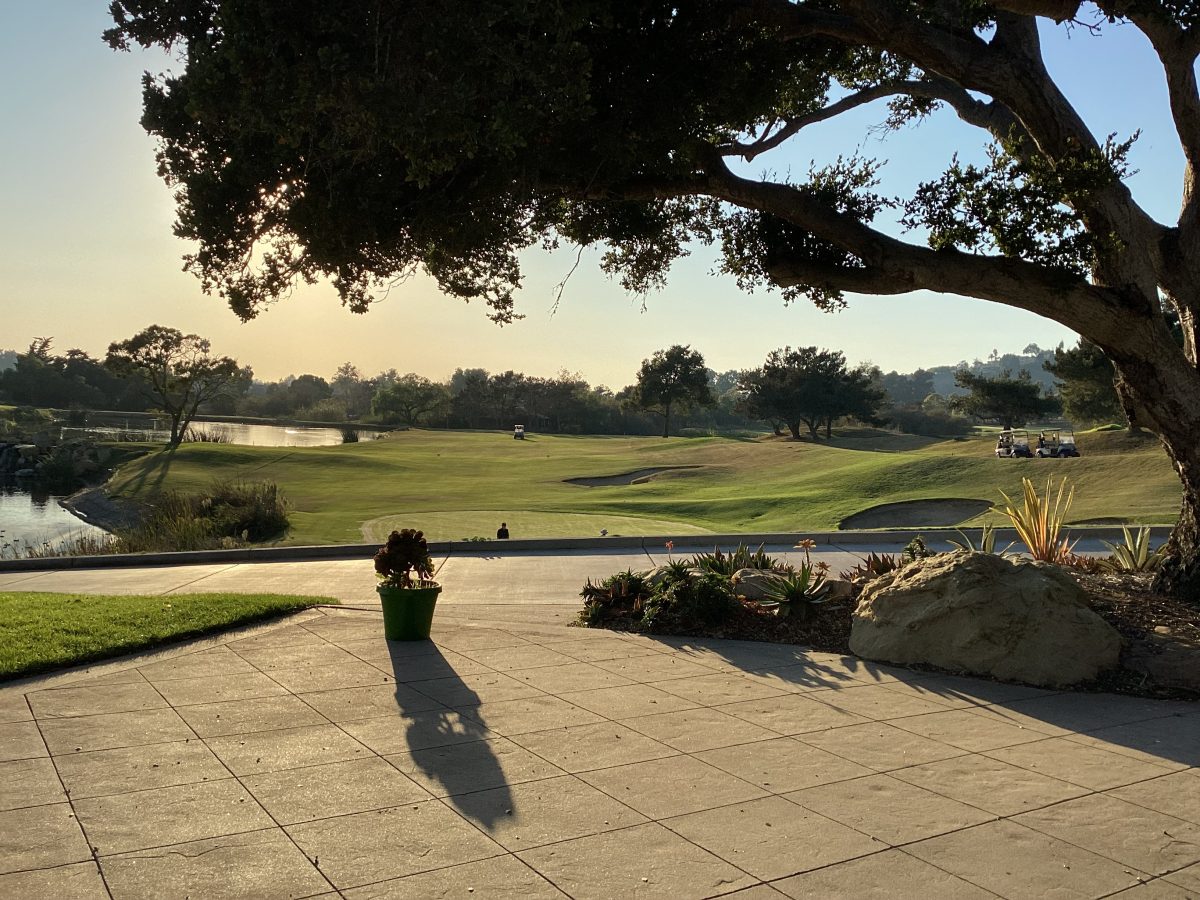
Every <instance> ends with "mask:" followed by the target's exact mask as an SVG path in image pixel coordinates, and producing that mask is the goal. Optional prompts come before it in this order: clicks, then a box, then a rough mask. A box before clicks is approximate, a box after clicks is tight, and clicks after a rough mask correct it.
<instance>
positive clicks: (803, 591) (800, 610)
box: [759, 563, 829, 619]
mask: <svg viewBox="0 0 1200 900" xmlns="http://www.w3.org/2000/svg"><path fill="white" fill-rule="evenodd" d="M763 590H764V592H765V594H766V597H765V598H764V599H763V600H761V601H759V602H760V603H761V604H762V605H763V606H767V607H772V608H774V609H775V614H776V615H777V616H780V617H786V616H796V617H798V618H801V619H807V618H808V617H809V616H810V615H811V614H812V612H813V609H814V608H815V607H817V606H819V605H820V604H822V603H824V602H825V601H826V600H827V599H828V594H829V585H828V584H826V583H825V573H824V572H823V571H821V570H820V568H819V567H818V566H815V565H811V564H808V563H805V564H804V565H802V566H800V568H798V569H794V570H793V571H791V572H786V573H783V574H779V575H772V576H771V578H770V579H769V580H768V582H767V583H766V584H765V585H764V586H763Z"/></svg>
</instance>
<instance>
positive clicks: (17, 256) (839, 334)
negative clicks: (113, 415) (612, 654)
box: [0, 0, 1183, 389]
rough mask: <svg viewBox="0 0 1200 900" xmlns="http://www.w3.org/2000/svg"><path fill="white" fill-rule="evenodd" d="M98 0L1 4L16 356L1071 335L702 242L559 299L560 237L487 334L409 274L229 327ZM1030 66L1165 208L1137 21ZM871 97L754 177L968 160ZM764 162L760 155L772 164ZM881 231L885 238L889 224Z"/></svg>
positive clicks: (731, 357)
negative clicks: (629, 288)
mask: <svg viewBox="0 0 1200 900" xmlns="http://www.w3.org/2000/svg"><path fill="white" fill-rule="evenodd" d="M107 5H108V4H107V2H106V0H40V2H36V3H17V2H15V0H9V2H6V3H5V4H4V12H5V16H4V18H5V27H4V29H3V31H2V33H0V84H3V86H4V88H3V90H2V91H0V122H2V123H3V126H2V127H0V297H2V298H3V300H2V307H0V309H2V315H0V349H14V350H22V351H23V350H24V349H25V348H26V347H27V346H28V345H29V343H30V342H31V341H32V340H33V339H34V338H35V337H53V339H54V343H53V348H54V350H55V351H56V352H60V353H61V352H65V351H66V350H68V349H70V348H79V349H82V350H84V351H86V352H88V353H90V354H92V355H93V356H97V357H102V356H103V355H104V352H105V350H106V349H107V347H108V345H109V343H111V342H113V341H119V340H124V339H125V338H128V337H130V336H132V335H133V334H135V333H136V332H138V331H140V330H141V329H143V328H145V327H147V326H148V325H151V324H159V325H164V326H169V327H172V328H177V329H179V330H181V331H184V332H188V333H196V334H199V335H201V336H203V337H206V338H208V339H209V340H210V341H211V342H212V348H213V351H214V352H215V353H217V354H220V355H227V356H232V357H234V358H236V359H237V360H238V361H239V362H241V363H242V364H243V365H250V366H251V367H252V368H253V369H254V372H255V375H256V377H258V378H260V379H264V380H277V379H280V378H283V377H285V376H288V375H299V374H303V373H306V372H310V373H313V374H316V375H320V376H322V377H325V378H329V377H331V376H332V374H333V372H334V370H335V369H336V368H337V367H338V366H339V365H341V364H342V363H345V362H352V363H353V364H354V365H356V366H357V367H358V369H359V370H360V371H361V372H362V374H363V375H364V376H370V375H373V374H375V373H377V372H380V371H384V370H387V369H396V370H398V371H399V372H401V373H404V372H418V373H420V374H422V375H426V376H427V377H430V378H434V379H436V380H443V379H445V378H447V377H448V376H449V375H450V374H451V373H452V372H453V371H454V369H455V368H458V367H463V368H467V367H482V368H485V369H488V370H490V371H493V372H499V371H505V370H508V369H514V370H516V371H520V372H525V373H526V374H530V375H540V376H550V375H554V374H556V373H557V372H559V371H560V370H566V371H568V372H573V373H579V374H580V375H582V376H583V377H584V378H586V379H587V380H588V381H589V382H590V383H591V384H593V385H596V384H605V385H608V386H609V387H612V388H614V389H619V388H620V387H622V386H624V385H626V384H630V383H632V382H633V381H634V380H635V377H636V372H637V369H638V366H639V365H640V363H641V361H642V360H643V359H645V358H647V357H649V356H650V355H651V354H653V352H654V351H655V350H658V349H661V348H665V347H667V346H670V345H672V344H689V345H691V346H692V347H693V348H694V349H696V350H699V351H700V352H701V353H702V354H703V355H704V358H705V360H706V362H707V364H708V365H709V367H710V368H713V369H715V370H717V371H726V370H728V369H742V368H750V367H753V366H756V365H760V364H761V363H762V361H763V359H764V358H765V357H766V355H767V353H769V352H770V351H771V350H773V349H776V348H778V347H781V346H783V345H785V344H786V345H790V346H801V345H817V346H821V347H828V348H833V349H839V350H842V351H843V352H844V353H845V354H846V357H847V359H848V360H849V361H850V362H851V363H854V364H857V363H860V362H869V363H872V364H874V365H878V366H879V367H881V368H882V369H883V370H884V371H891V370H897V371H901V372H911V371H913V370H914V369H917V368H919V367H922V366H934V365H946V364H953V363H956V362H958V361H959V360H968V361H970V360H973V359H976V358H985V357H987V356H988V354H989V353H991V351H992V350H993V349H999V351H1000V352H1001V353H1004V352H1019V351H1020V350H1022V349H1023V348H1024V347H1025V346H1026V345H1028V344H1031V343H1034V344H1038V345H1040V346H1041V347H1043V348H1045V347H1053V346H1055V345H1057V344H1058V343H1059V342H1060V341H1065V342H1067V343H1068V344H1071V343H1073V342H1074V340H1075V338H1076V335H1074V334H1073V333H1072V332H1071V331H1069V330H1068V329H1066V328H1064V327H1063V326H1061V325H1059V324H1057V323H1055V322H1052V321H1050V320H1047V319H1043V318H1040V317H1038V316H1034V315H1032V314H1030V313H1026V312H1022V311H1018V310H1011V309H1007V308H1005V307H1002V306H999V305H997V304H993V303H988V302H985V301H981V300H973V299H966V298H961V297H950V296H940V295H936V294H932V293H929V292H918V293H915V294H909V295H902V296H898V297H882V298H881V297H864V296H850V298H849V300H850V303H849V308H848V309H846V310H844V311H842V312H840V313H834V314H828V313H822V312H820V311H818V310H817V309H815V308H814V307H812V306H811V304H808V303H806V302H804V301H801V302H798V303H795V304H793V305H791V306H787V307H785V306H784V304H783V302H782V300H781V299H780V297H779V295H778V294H774V293H765V292H758V293H756V294H753V295H746V294H743V293H741V292H740V291H739V290H738V288H737V286H736V285H735V284H734V283H733V280H732V279H730V278H728V277H724V276H719V275H716V274H714V273H713V269H714V264H715V258H714V254H713V251H712V250H710V249H709V248H705V247H697V248H696V249H695V252H694V253H693V255H692V256H691V257H689V258H688V259H686V260H683V261H681V262H680V263H678V264H677V265H676V266H675V268H674V269H673V270H672V273H671V276H670V279H669V284H668V286H667V288H666V289H664V290H662V291H660V292H657V293H654V294H651V295H650V296H648V297H646V298H642V297H633V296H630V295H628V294H626V293H625V292H624V291H623V290H622V289H621V287H620V285H619V284H617V283H616V282H613V281H611V280H609V279H608V278H607V276H605V275H604V274H603V273H602V272H600V271H599V268H598V266H597V262H598V259H599V251H594V252H593V251H589V252H587V253H585V254H584V256H583V261H582V264H581V265H580V266H579V269H578V270H577V271H576V272H575V273H574V275H573V276H572V277H571V279H570V280H569V282H568V284H567V287H566V289H565V291H564V292H563V295H562V298H561V302H560V303H559V304H558V305H557V309H555V308H554V287H555V285H557V284H558V283H559V282H560V281H561V280H562V279H563V277H564V276H565V275H566V274H567V272H568V271H569V270H570V269H571V267H572V265H573V263H574V251H567V250H563V251H559V252H556V253H545V252H542V251H540V250H534V251H530V252H528V253H526V254H525V255H524V256H523V258H522V262H523V264H524V269H525V282H524V285H523V288H522V291H521V293H520V294H519V295H518V298H517V309H518V311H519V312H521V313H524V315H525V318H524V319H522V320H520V321H518V322H516V323H514V324H511V325H508V326H504V327H499V326H497V325H495V324H493V323H492V322H491V321H489V320H488V319H487V317H486V314H485V313H486V308H485V307H484V306H483V305H482V304H470V305H467V304H464V303H463V302H462V301H460V300H457V299H455V298H451V297H447V296H445V295H442V294H441V293H440V292H439V291H438V289H437V286H436V284H435V283H434V282H433V281H432V280H430V279H428V278H425V277H418V278H415V279H413V280H411V281H409V282H407V283H405V284H404V285H402V286H400V287H397V288H395V289H394V290H392V291H391V292H390V293H389V294H388V295H387V297H386V298H384V299H381V300H380V302H378V303H376V304H375V305H374V306H373V307H372V308H371V310H370V311H369V312H367V313H366V314H364V315H356V314H353V313H351V312H349V311H347V310H346V309H344V308H343V307H342V306H341V305H340V303H339V301H338V298H337V295H336V293H335V291H334V290H333V288H332V287H330V286H329V285H327V284H318V285H314V286H311V287H310V286H303V285H302V286H300V287H298V288H297V289H296V290H295V291H294V293H293V295H292V296H291V297H289V298H287V299H286V300H282V301H280V302H279V303H277V304H275V305H274V306H273V307H271V308H270V309H268V310H267V311H265V312H263V313H261V314H260V315H259V316H258V318H256V319H254V320H252V321H251V322H249V323H243V322H241V320H240V319H238V317H237V316H236V315H234V313H232V312H231V311H230V310H229V309H228V307H226V306H225V305H224V303H223V302H222V301H221V299H220V298H219V297H216V296H208V295H205V294H204V293H203V291H202V290H201V288H200V284H199V282H198V281H197V280H196V279H195V278H194V277H193V276H192V275H189V274H187V273H185V272H183V271H182V257H183V255H184V254H185V253H186V252H188V249H189V246H188V244H186V243H185V242H183V241H181V240H179V239H178V238H176V237H175V236H174V235H173V234H172V231H171V226H172V222H173V220H174V207H173V203H172V199H171V196H170V192H169V191H168V189H167V188H166V186H165V185H164V184H163V183H162V181H161V180H160V179H159V178H158V176H157V174H156V171H155V162H154V142H153V140H152V139H151V138H150V137H149V136H148V135H146V133H145V132H144V131H143V130H142V128H141V126H140V125H139V124H138V119H139V117H140V114H141V84H140V79H141V74H142V72H143V71H145V70H151V71H155V72H157V71H160V70H162V69H163V68H164V67H167V68H169V67H171V66H174V67H175V68H178V67H179V63H178V62H173V61H171V60H169V59H167V58H166V57H165V56H164V55H162V54H159V53H152V52H144V51H138V50H135V51H134V52H132V53H117V52H114V51H112V50H110V49H109V48H108V47H107V46H106V45H105V44H104V43H103V41H102V40H101V38H100V34H101V32H102V31H103V30H104V28H106V27H107V26H108V24H109V19H108V15H107ZM1042 31H1043V39H1044V43H1045V54H1046V58H1047V64H1048V66H1049V67H1050V69H1051V72H1052V74H1053V75H1054V76H1055V77H1056V79H1057V81H1058V83H1059V85H1060V87H1061V88H1062V89H1063V91H1064V92H1065V93H1066V95H1067V97H1068V98H1069V99H1071V101H1072V102H1073V103H1075V105H1076V107H1077V109H1078V110H1079V111H1080V113H1081V114H1082V115H1083V117H1084V119H1085V120H1086V121H1087V122H1088V124H1089V126H1090V127H1091V128H1092V129H1093V131H1094V132H1095V133H1096V134H1097V135H1099V136H1100V137H1101V138H1103V136H1105V135H1107V134H1109V133H1116V134H1117V135H1118V137H1119V138H1125V137H1127V136H1128V135H1129V134H1131V133H1132V132H1134V131H1135V130H1138V129H1141V130H1142V136H1141V138H1140V140H1139V141H1138V142H1137V143H1136V144H1135V146H1134V149H1133V151H1132V153H1131V162H1132V165H1133V167H1134V168H1135V169H1136V170H1138V172H1137V174H1136V175H1134V176H1133V177H1132V179H1131V180H1130V186H1131V188H1132V189H1133V191H1134V194H1135V196H1136V197H1137V199H1138V200H1139V201H1140V202H1141V203H1142V204H1143V206H1144V207H1145V208H1146V209H1147V210H1148V211H1149V212H1150V213H1151V214H1152V215H1154V216H1155V217H1157V218H1159V219H1160V221H1173V220H1174V218H1175V214H1176V210H1177V207H1178V202H1179V194H1180V184H1181V179H1182V171H1183V158H1182V154H1181V152H1180V150H1179V145H1178V142H1177V141H1176V139H1175V136H1174V132H1173V127H1172V124H1171V121H1170V117H1169V113H1168V107H1167V100H1166V91H1165V87H1164V86H1163V80H1162V76H1161V70H1160V69H1159V68H1158V66H1157V63H1156V60H1155V58H1154V56H1153V54H1152V53H1151V51H1150V49H1149V45H1148V43H1147V42H1146V40H1145V39H1144V38H1143V37H1142V35H1141V34H1140V32H1138V31H1136V30H1135V29H1133V28H1132V27H1128V26H1125V27H1122V26H1115V27H1114V26H1106V28H1105V29H1104V32H1103V34H1102V35H1101V36H1100V37H1095V36H1093V35H1091V34H1089V33H1088V32H1087V31H1086V30H1083V29H1079V28H1075V29H1073V30H1068V29H1065V28H1063V27H1057V26H1053V25H1050V24H1045V23H1044V27H1043V29H1042ZM884 115H885V113H884V111H883V106H882V105H881V104H875V105H872V106H869V107H866V108H863V109H860V110H858V111H857V112H856V113H855V114H854V115H852V116H842V117H838V118H837V119H836V120H833V121H832V122H829V123H824V124H822V125H820V126H817V127H815V128H813V129H809V130H805V131H804V132H803V133H802V135H801V136H800V137H798V138H797V139H794V140H793V141H792V143H791V144H790V145H789V146H788V147H787V148H785V151H784V152H777V153H775V154H769V155H768V156H766V157H760V158H759V160H758V161H756V163H755V165H754V167H753V168H752V169H751V170H749V171H752V172H753V174H761V173H762V172H763V171H764V168H766V167H769V168H770V169H771V170H772V171H775V172H788V171H792V172H797V173H802V172H804V171H806V170H807V169H808V167H809V164H810V161H812V160H816V161H817V162H818V163H825V162H829V161H831V160H833V159H835V158H836V157H837V156H838V155H839V154H845V155H850V154H852V153H853V152H855V151H856V150H857V151H859V152H861V153H862V154H864V155H867V156H874V157H878V158H882V159H886V160H888V164H887V165H886V166H885V167H884V169H883V171H882V173H881V178H882V185H881V188H880V190H881V192H883V193H886V194H892V195H904V194H905V193H906V192H909V191H911V189H912V187H913V186H914V185H916V184H917V183H919V182H920V181H921V180H925V179H930V178H933V177H936V175H938V174H939V173H940V171H941V170H942V169H944V167H945V165H946V164H947V163H948V162H949V161H950V159H951V157H952V155H953V154H954V153H955V151H956V150H957V151H959V152H960V154H961V156H962V158H963V159H965V160H968V161H969V160H972V159H978V158H981V152H980V151H981V148H982V146H983V144H984V140H983V136H982V134H981V133H980V132H978V131H975V130H973V129H970V128H968V127H966V126H964V125H962V124H961V123H959V122H958V121H957V120H956V119H955V118H954V117H953V115H952V114H951V113H950V112H949V111H946V110H943V111H940V112H938V113H937V114H935V115H934V116H933V117H931V118H930V119H929V120H928V121H927V122H925V123H924V124H923V125H921V126H920V127H919V128H916V129H914V130H906V131H904V132H902V133H900V134H893V135H890V136H888V137H887V138H886V139H885V140H881V139H880V138H879V136H878V135H877V134H876V133H872V132H871V128H870V127H871V126H872V125H874V124H877V123H878V122H880V121H881V120H882V119H883V117H884ZM772 156H774V157H775V158H771V157H772ZM887 230H891V231H892V233H896V234H899V233H900V232H899V231H898V229H895V228H892V229H887Z"/></svg>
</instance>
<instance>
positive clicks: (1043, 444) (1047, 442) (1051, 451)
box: [1033, 428, 1079, 459]
mask: <svg viewBox="0 0 1200 900" xmlns="http://www.w3.org/2000/svg"><path fill="white" fill-rule="evenodd" d="M1033 452H1034V453H1035V454H1036V455H1037V456H1038V458H1039V459H1047V458H1050V459H1062V458H1063V457H1067V456H1078V455H1079V448H1078V447H1076V446H1075V432H1074V431H1071V430H1070V429H1067V430H1065V431H1062V430H1059V429H1057V428H1053V429H1050V430H1049V431H1043V432H1040V433H1039V434H1038V439H1037V448H1036V449H1035V450H1034V451H1033Z"/></svg>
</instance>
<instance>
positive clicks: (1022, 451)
mask: <svg viewBox="0 0 1200 900" xmlns="http://www.w3.org/2000/svg"><path fill="white" fill-rule="evenodd" d="M1032 456H1033V451H1032V450H1030V449H1029V432H1028V431H1025V430H1024V429H1023V428H1006V429H1005V430H1004V431H1002V432H1000V436H999V437H998V438H997V439H996V458H997V459H1030V458H1031V457H1032Z"/></svg>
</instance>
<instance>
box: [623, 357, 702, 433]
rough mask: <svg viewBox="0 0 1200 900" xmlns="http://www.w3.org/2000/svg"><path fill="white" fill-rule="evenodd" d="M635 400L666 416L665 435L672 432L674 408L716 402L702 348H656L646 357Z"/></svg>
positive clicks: (642, 405) (634, 394)
mask: <svg viewBox="0 0 1200 900" xmlns="http://www.w3.org/2000/svg"><path fill="white" fill-rule="evenodd" d="M632 399H633V401H634V402H635V403H636V404H637V405H638V406H639V407H641V408H642V409H648V410H652V411H654V412H657V413H658V414H659V415H661V416H662V417H663V433H662V436H663V437H668V436H669V435H670V434H671V409H672V408H673V407H674V408H680V407H682V408H684V409H688V408H691V407H694V406H713V405H714V404H716V402H717V400H716V397H714V396H713V392H712V388H711V387H710V386H709V383H708V369H707V368H706V367H705V365H704V357H703V356H701V355H700V351H698V350H693V349H692V348H691V347H686V346H683V345H681V344H675V345H674V346H673V347H668V348H667V349H666V350H656V351H654V355H653V356H652V357H650V358H649V359H644V360H642V367H641V368H640V369H639V370H638V375H637V384H636V385H635V389H634V391H633V395H632Z"/></svg>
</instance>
